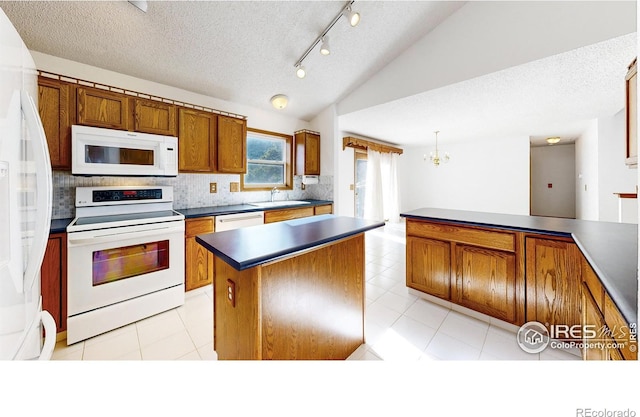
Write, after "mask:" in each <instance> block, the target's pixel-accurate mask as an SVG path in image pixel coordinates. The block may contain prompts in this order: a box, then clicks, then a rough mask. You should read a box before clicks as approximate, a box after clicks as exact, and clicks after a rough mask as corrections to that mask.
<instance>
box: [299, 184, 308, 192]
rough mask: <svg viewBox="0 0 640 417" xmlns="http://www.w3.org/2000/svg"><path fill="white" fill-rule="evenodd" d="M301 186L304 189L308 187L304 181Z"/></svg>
mask: <svg viewBox="0 0 640 417" xmlns="http://www.w3.org/2000/svg"><path fill="white" fill-rule="evenodd" d="M300 188H301V189H302V190H303V191H304V190H306V189H307V186H306V184H305V183H304V182H303V183H302V184H300Z"/></svg>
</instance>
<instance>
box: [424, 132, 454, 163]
mask: <svg viewBox="0 0 640 417" xmlns="http://www.w3.org/2000/svg"><path fill="white" fill-rule="evenodd" d="M433 133H435V134H436V150H435V152H431V154H430V155H429V160H430V161H431V162H432V163H433V165H435V167H436V168H438V167H439V166H440V163H445V164H446V163H447V162H449V159H451V158H449V154H448V153H447V152H445V153H444V156H442V157H441V156H440V151H439V150H438V133H440V131H439V130H436V131H435V132H433ZM424 160H425V161H426V160H427V155H426V154H425V155H424Z"/></svg>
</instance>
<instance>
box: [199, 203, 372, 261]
mask: <svg viewBox="0 0 640 417" xmlns="http://www.w3.org/2000/svg"><path fill="white" fill-rule="evenodd" d="M382 226H384V222H376V221H372V220H364V219H357V218H354V217H342V216H335V215H333V214H323V215H318V216H313V217H305V218H301V219H295V220H287V221H283V222H276V223H268V224H263V225H259V226H252V227H245V228H241V229H235V230H228V231H226V232H217V233H209V234H203V235H198V236H196V241H197V242H198V243H200V244H201V245H202V246H204V247H205V248H207V249H208V250H209V251H211V252H213V253H214V254H215V255H216V256H218V257H220V258H222V259H224V261H225V262H227V263H228V264H229V265H231V266H233V267H234V268H235V269H237V270H239V271H241V270H243V269H248V268H251V267H254V266H258V265H261V264H263V263H266V262H270V261H274V260H276V259H279V258H282V257H285V256H288V255H291V254H293V253H296V252H299V251H301V250H305V249H309V248H313V247H316V246H318V245H322V244H325V243H330V242H334V241H337V240H340V239H343V238H346V237H349V236H353V235H357V234H360V233H363V232H366V231H367V230H371V229H376V228H378V227H382Z"/></svg>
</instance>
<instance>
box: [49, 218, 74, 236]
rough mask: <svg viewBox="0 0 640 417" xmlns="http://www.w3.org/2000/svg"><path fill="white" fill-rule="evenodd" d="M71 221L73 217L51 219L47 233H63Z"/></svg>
mask: <svg viewBox="0 0 640 417" xmlns="http://www.w3.org/2000/svg"><path fill="white" fill-rule="evenodd" d="M72 221H73V218H68V219H53V220H51V228H50V229H49V233H65V232H66V231H67V226H69V223H71V222H72Z"/></svg>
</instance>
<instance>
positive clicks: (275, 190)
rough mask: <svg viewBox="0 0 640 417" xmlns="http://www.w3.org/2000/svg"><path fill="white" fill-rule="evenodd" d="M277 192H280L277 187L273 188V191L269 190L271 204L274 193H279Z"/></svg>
mask: <svg viewBox="0 0 640 417" xmlns="http://www.w3.org/2000/svg"><path fill="white" fill-rule="evenodd" d="M279 192H280V190H278V187H273V189H272V190H271V202H272V203H273V196H274V195H275V194H276V193H279Z"/></svg>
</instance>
